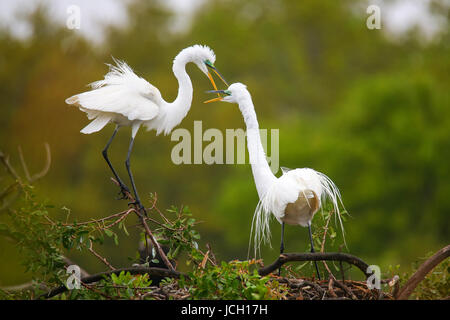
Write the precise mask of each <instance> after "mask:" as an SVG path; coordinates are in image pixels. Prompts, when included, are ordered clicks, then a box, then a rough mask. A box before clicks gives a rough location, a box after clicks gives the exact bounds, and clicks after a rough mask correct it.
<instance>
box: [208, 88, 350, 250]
mask: <svg viewBox="0 0 450 320" xmlns="http://www.w3.org/2000/svg"><path fill="white" fill-rule="evenodd" d="M212 92H219V93H223V94H225V95H226V96H225V97H222V98H221V97H219V98H215V99H211V100H209V101H206V102H212V101H225V102H230V103H237V104H238V105H239V109H240V111H241V113H242V116H243V118H244V121H245V124H246V127H247V147H248V152H249V158H250V163H251V166H252V172H253V178H254V180H255V185H256V189H257V191H258V195H259V198H260V201H259V203H258V205H257V207H256V210H255V213H254V216H253V221H252V231H251V234H253V232H254V239H253V241H254V249H255V255H256V254H257V252H259V248H260V244H261V242H263V243H267V242H269V243H270V226H269V221H270V217H271V216H272V215H273V216H274V217H275V218H276V219H277V220H278V222H280V223H281V224H284V223H287V224H292V225H301V226H304V227H309V228H310V227H311V220H312V219H313V217H314V214H315V213H316V212H317V211H318V210H319V209H320V208H321V207H322V204H323V201H325V200H326V199H327V198H328V199H330V201H331V203H332V205H333V208H334V211H335V212H336V213H337V216H338V217H339V221H340V225H341V228H342V231H343V224H342V219H341V212H340V210H339V203H340V204H341V205H342V206H343V204H342V200H341V194H340V193H339V189H338V188H337V187H336V185H335V184H334V183H333V181H331V179H329V178H328V177H327V176H326V175H324V174H322V173H320V172H317V171H315V170H313V169H310V168H301V169H294V170H290V169H287V168H282V171H283V174H282V176H280V177H279V178H277V177H276V176H275V175H274V174H273V173H272V172H271V170H270V167H269V164H268V163H267V160H266V155H265V152H264V149H263V147H262V144H261V138H260V135H259V124H258V120H257V117H256V112H255V108H254V106H253V102H252V98H251V96H250V93H249V92H248V90H247V87H246V86H245V85H243V84H241V83H234V84H232V85H230V86H229V87H228V89H227V90H216V91H212ZM310 234H311V232H310ZM251 237H252V236H250V241H251ZM282 239H283V238H282ZM249 248H250V247H249ZM311 249H312V250H314V249H313V244H312V239H311ZM282 250H283V240H282V245H281V249H280V251H282Z"/></svg>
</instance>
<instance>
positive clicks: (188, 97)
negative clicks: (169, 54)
mask: <svg viewBox="0 0 450 320" xmlns="http://www.w3.org/2000/svg"><path fill="white" fill-rule="evenodd" d="M189 62H191V61H190V60H189V59H188V58H187V57H186V55H185V54H183V52H181V53H180V54H178V56H177V57H176V58H175V60H174V62H173V67H172V70H173V73H174V75H175V77H176V78H177V80H178V95H177V97H176V99H175V100H174V101H173V102H172V103H170V104H169V105H170V106H169V108H168V110H167V112H169V113H170V117H171V118H172V119H171V120H172V121H171V122H172V123H173V126H176V125H178V124H179V123H180V122H181V120H183V118H184V117H185V116H186V115H187V113H188V112H189V109H190V108H191V104H192V92H193V88H192V82H191V78H190V77H189V75H188V74H187V72H186V64H187V63H189Z"/></svg>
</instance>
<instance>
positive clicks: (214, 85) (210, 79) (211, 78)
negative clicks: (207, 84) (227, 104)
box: [208, 72, 220, 97]
mask: <svg viewBox="0 0 450 320" xmlns="http://www.w3.org/2000/svg"><path fill="white" fill-rule="evenodd" d="M208 78H209V81H211V83H212V85H213V87H214V90H218V89H217V86H216V83H215V82H214V79H213V77H212V75H211V73H209V72H208ZM217 96H218V97H220V93H217Z"/></svg>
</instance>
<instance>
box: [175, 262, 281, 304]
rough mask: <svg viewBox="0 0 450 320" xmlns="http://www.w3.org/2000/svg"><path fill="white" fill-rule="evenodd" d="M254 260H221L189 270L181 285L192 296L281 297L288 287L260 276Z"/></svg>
mask: <svg viewBox="0 0 450 320" xmlns="http://www.w3.org/2000/svg"><path fill="white" fill-rule="evenodd" d="M255 264H256V261H255V260H252V261H237V260H234V261H230V262H228V263H226V262H222V263H221V264H220V266H209V267H207V268H205V269H197V270H195V271H193V272H191V273H189V274H188V275H189V279H184V278H182V279H181V280H180V281H179V283H180V286H181V287H188V291H189V293H190V294H191V298H192V299H224V300H229V299H231V300H233V299H247V300H260V299H282V298H283V297H284V296H285V295H286V293H287V288H286V287H284V286H282V285H280V284H279V283H278V281H276V280H273V279H270V277H268V276H266V277H261V276H260V275H259V274H258V270H257V269H256V268H252V267H254V266H255Z"/></svg>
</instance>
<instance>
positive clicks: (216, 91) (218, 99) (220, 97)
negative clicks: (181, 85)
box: [203, 89, 225, 103]
mask: <svg viewBox="0 0 450 320" xmlns="http://www.w3.org/2000/svg"><path fill="white" fill-rule="evenodd" d="M224 91H225V90H217V89H216V90H210V91H206V92H207V93H217V94H218V95H219V97H217V98H214V99H211V100H207V101H204V102H203V103H210V102H215V101H222V100H223V98H224V97H222V96H221V95H220V94H221V93H223V94H225V92H224Z"/></svg>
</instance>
